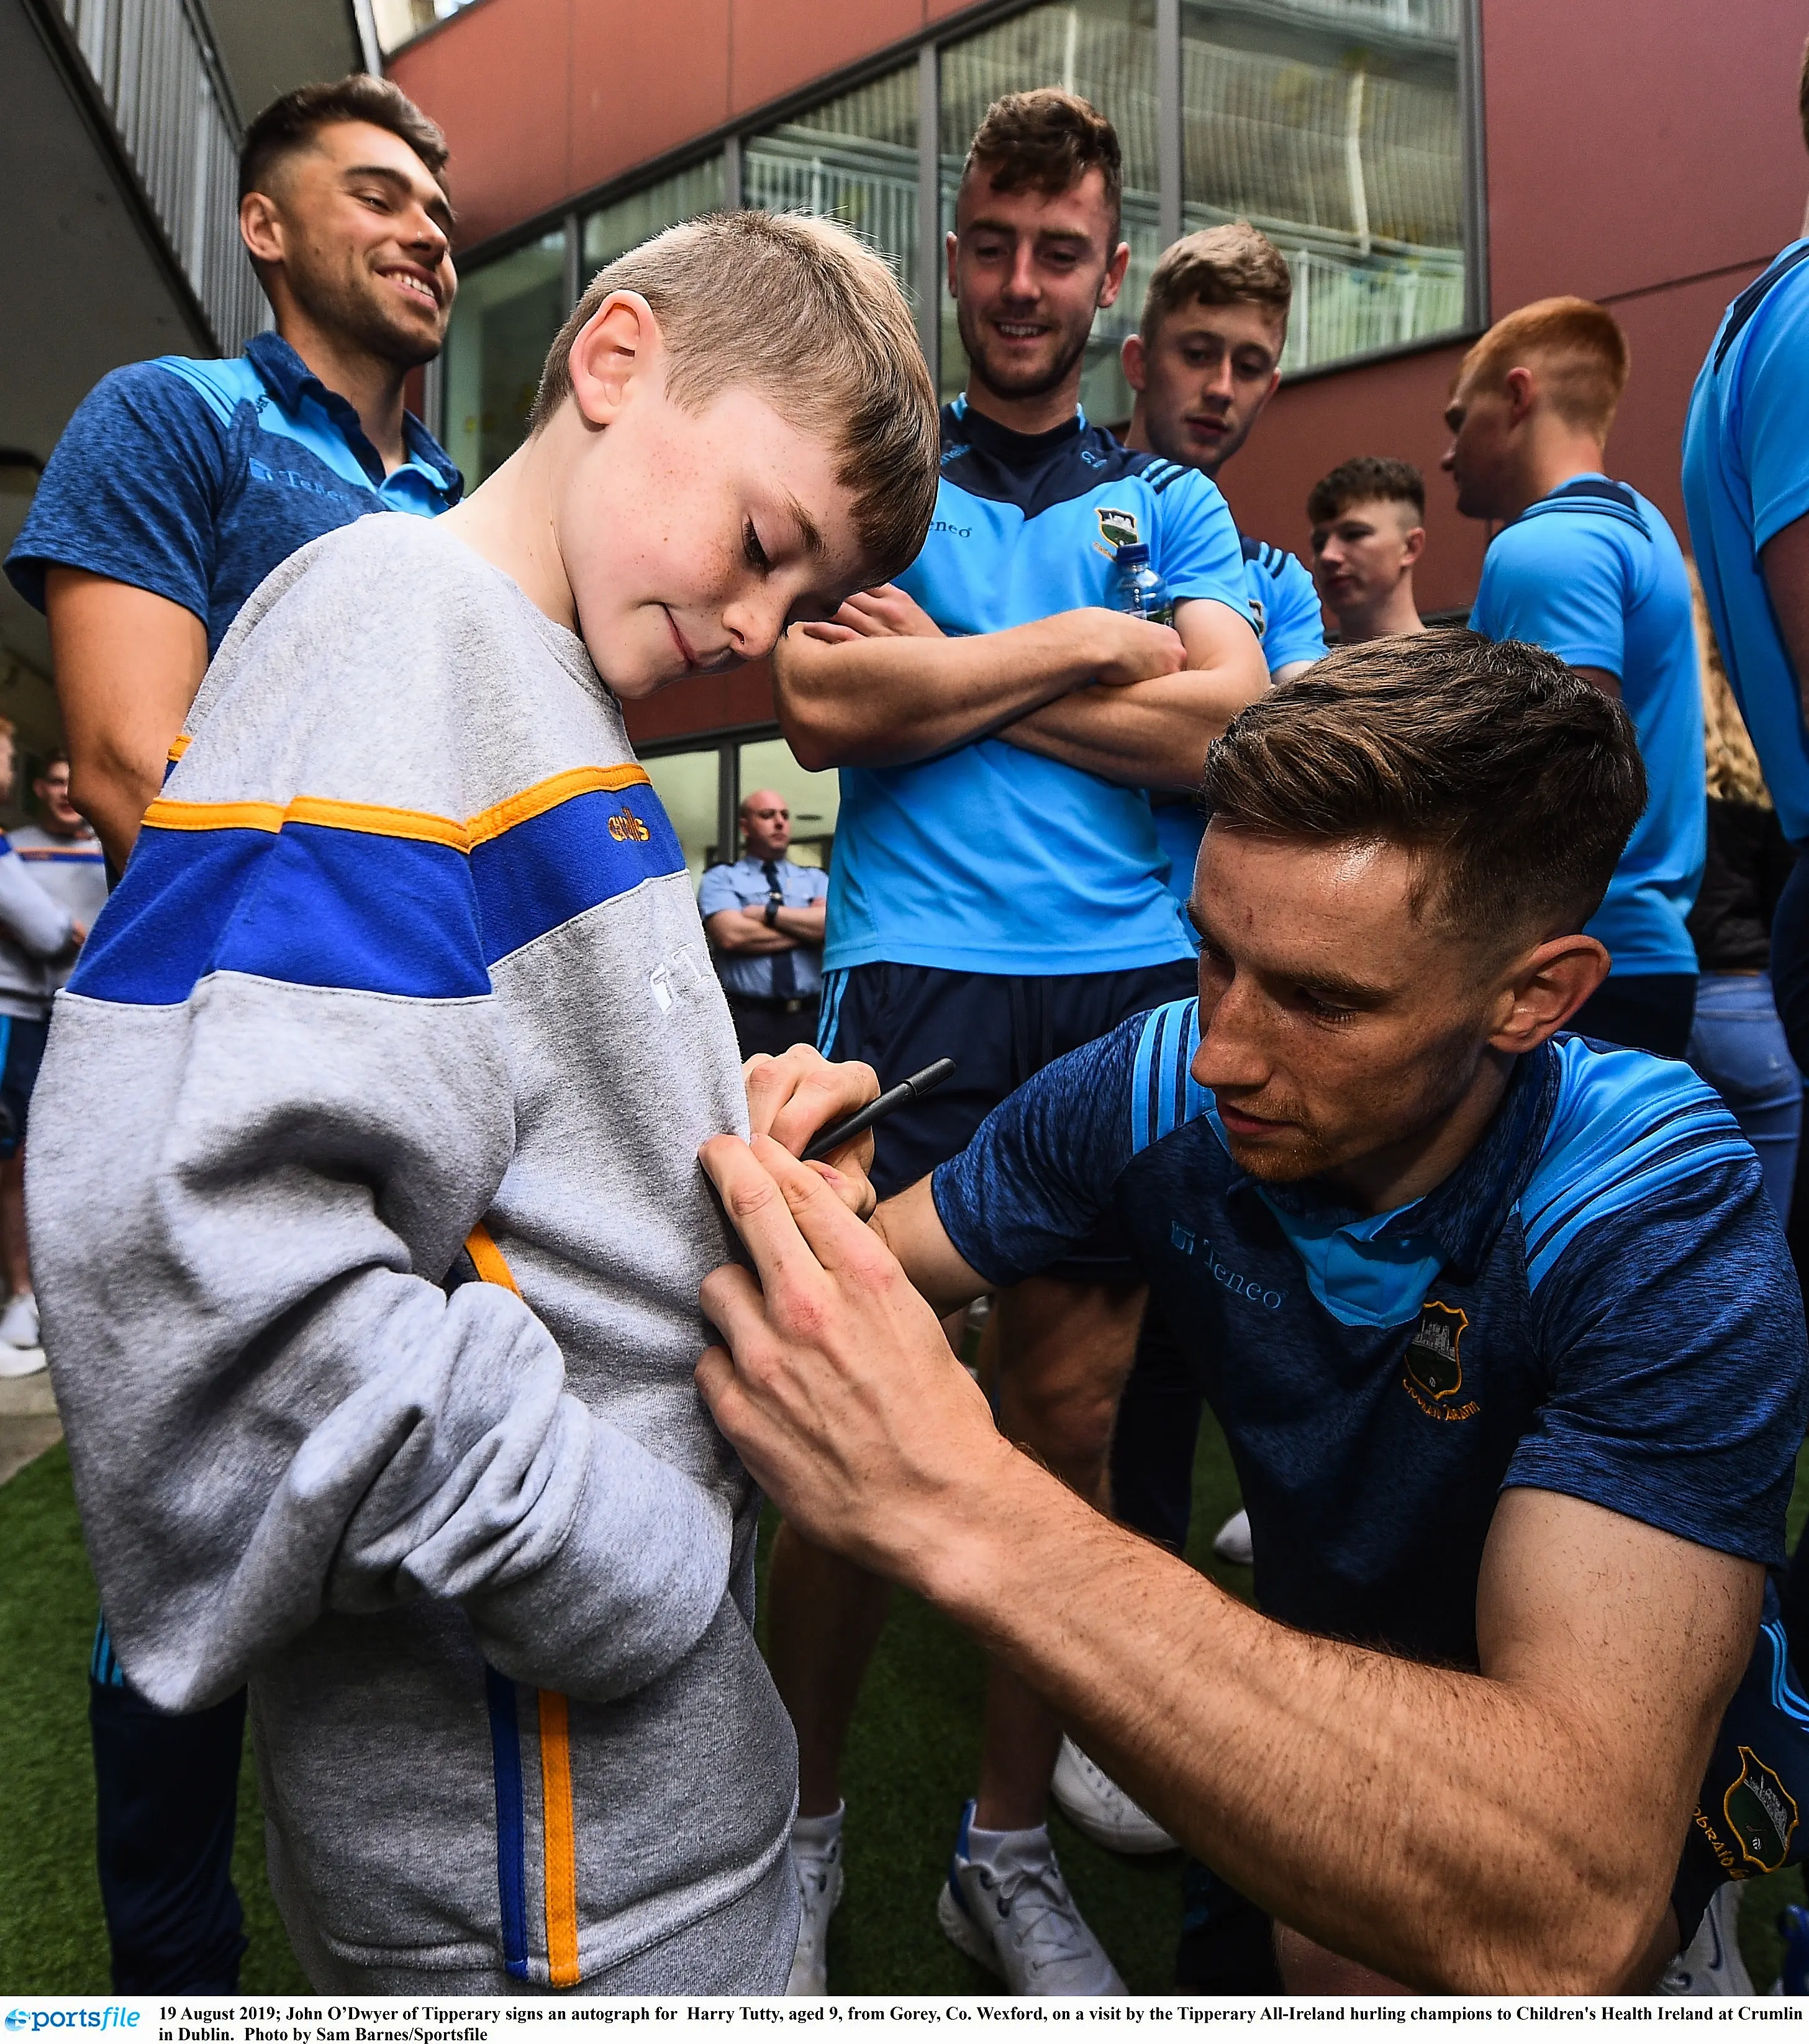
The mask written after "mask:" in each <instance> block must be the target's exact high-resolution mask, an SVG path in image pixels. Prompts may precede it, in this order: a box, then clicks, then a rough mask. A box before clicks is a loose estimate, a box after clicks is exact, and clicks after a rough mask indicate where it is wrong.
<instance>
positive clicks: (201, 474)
mask: <svg viewBox="0 0 1809 2044" xmlns="http://www.w3.org/2000/svg"><path fill="white" fill-rule="evenodd" d="M402 437H403V441H404V444H405V448H406V450H407V454H408V459H407V460H406V461H405V462H404V463H403V464H402V466H401V467H400V468H398V469H397V470H396V471H394V473H393V474H388V475H386V474H384V472H383V461H382V456H381V455H379V454H378V451H377V450H376V449H375V448H374V447H373V446H372V445H371V442H370V440H368V439H367V437H366V436H365V432H364V428H363V426H362V425H360V424H359V417H358V414H357V413H356V412H355V410H354V409H352V407H351V405H349V404H348V402H347V401H346V400H345V399H344V398H342V397H340V395H339V394H338V393H337V392H336V391H332V390H328V388H327V387H326V386H325V384H324V383H322V382H321V380H320V378H318V377H317V376H316V375H314V374H313V371H311V370H310V369H309V367H308V366H307V364H306V363H305V362H303V361H302V359H301V356H300V355H298V354H297V353H296V352H295V351H294V348H291V347H290V345H289V344H288V342H287V341H286V340H282V339H281V338H280V337H279V336H278V335H276V334H274V333H260V334H259V335H257V336H255V337H254V338H253V339H252V340H250V341H248V342H247V344H246V345H245V350H244V353H243V354H242V355H238V356H236V357H234V358H233V359H230V360H227V361H219V362H194V361H190V359H188V358H187V357H186V356H185V355H164V356H163V357H162V358H161V359H159V360H157V361H155V362H140V363H133V365H132V366H131V367H129V368H125V369H116V370H114V371H113V373H112V374H111V375H108V376H105V377H103V378H102V379H101V381H100V382H98V384H96V385H95V386H94V389H93V390H91V391H90V393H89V394H88V395H87V396H86V398H84V399H83V401H82V402H81V404H80V405H79V406H78V407H77V408H76V411H75V417H73V418H72V419H71V421H69V424H68V425H67V427H66V428H65V429H64V431H63V437H62V438H61V440H59V441H58V442H57V444H56V451H54V452H53V453H52V455H51V458H50V461H49V463H48V466H47V467H46V468H45V470H44V475H43V478H42V479H41V480H40V482H39V484H38V486H37V493H36V495H35V496H34V497H33V500H32V506H31V509H30V511H29V513H27V514H26V517H25V526H24V528H23V529H22V530H21V532H20V534H19V537H18V540H17V543H16V544H14V546H13V550H12V551H11V553H10V554H9V555H8V556H7V559H6V572H7V574H8V575H9V577H10V578H11V580H12V582H13V586H14V588H16V589H17V590H18V592H19V594H21V596H23V597H25V600H26V601H27V602H29V603H31V604H34V605H36V607H37V608H38V609H40V610H41V609H43V608H44V571H45V570H46V569H47V568H51V567H72V568H85V569H86V570H87V571H89V572H90V573H91V574H99V575H105V576H106V577H107V578H109V580H110V581H113V582H129V583H131V584H132V585H133V586H134V587H135V588H137V589H145V590H150V591H151V592H152V594H154V595H157V596H162V597H167V598H168V599H169V601H171V603H179V604H180V605H182V608H183V609H185V610H190V611H193V612H194V615H195V616H196V617H198V618H199V619H200V620H201V621H202V624H204V625H205V627H206V628H207V651H208V656H209V659H211V658H212V657H213V654H214V653H215V652H216V651H218V649H219V645H220V642H221V640H222V639H223V638H225V636H226V631H227V628H228V627H229V625H230V624H232V620H233V619H234V618H235V617H237V615H238V614H239V608H240V605H241V604H243V603H244V600H245V598H246V597H248V596H249V595H250V594H251V593H252V590H254V589H255V588H256V587H257V586H258V584H259V582H262V581H263V578H264V577H265V576H266V575H267V574H269V573H270V571H271V569H272V568H274V567H277V566H278V564H279V563H281V562H283V561H286V559H288V558H289V556H290V555H291V554H292V553H294V551H296V549H297V548H299V547H304V546H305V545H306V544H308V542H309V540H317V539H318V538H319V537H320V536H321V534H322V533H323V532H333V531H336V529H337V528H339V527H340V526H341V525H349V524H351V522H352V521H353V520H354V519H355V518H362V517H365V516H366V514H367V513H370V512H372V511H406V512H413V513H417V514H419V515H420V516H421V517H434V516H436V514H437V513H440V512H441V511H444V510H446V509H448V508H449V507H450V506H451V505H454V504H456V503H457V502H458V501H459V496H460V494H461V492H462V490H463V479H462V478H461V477H460V475H459V471H458V470H457V469H456V468H455V467H453V465H452V462H451V457H450V456H449V455H447V453H446V452H445V451H444V449H443V448H441V447H440V445H439V444H438V443H437V442H436V440H434V438H433V436H432V434H431V433H429V432H428V430H427V428H425V427H424V425H422V424H421V421H419V420H418V419H417V418H415V417H413V415H412V414H409V415H407V416H405V418H404V420H403V422H402ZM398 600H399V601H401V600H405V599H404V598H401V597H398Z"/></svg>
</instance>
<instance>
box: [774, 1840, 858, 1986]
mask: <svg viewBox="0 0 1809 2044" xmlns="http://www.w3.org/2000/svg"><path fill="white" fill-rule="evenodd" d="M846 1808H847V1805H846V1804H842V1805H839V1806H838V1808H837V1809H836V1812H835V1815H834V1816H832V1817H801V1818H800V1819H798V1821H797V1823H796V1824H794V1825H793V1827H792V1869H793V1872H794V1873H796V1874H797V1899H798V1902H799V1904H800V1905H801V1912H802V1913H801V1915H800V1916H799V1918H798V1923H797V1951H796V1952H795V1953H794V1954H793V1955H792V1969H791V1978H790V1979H789V1980H788V1981H786V1982H785V1992H786V1993H787V1994H826V1993H827V1992H828V1987H827V1985H826V1984H825V1983H826V1981H827V1980H828V1966H829V1919H830V1918H831V1917H832V1916H833V1915H835V1905H836V1904H837V1903H839V1901H840V1900H841V1899H842V1817H843V1812H844V1811H845V1809H846Z"/></svg>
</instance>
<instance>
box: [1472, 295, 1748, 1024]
mask: <svg viewBox="0 0 1809 2044" xmlns="http://www.w3.org/2000/svg"><path fill="white" fill-rule="evenodd" d="M1626 387H1627V339H1626V336H1624V335H1623V333H1622V332H1621V330H1620V328H1619V325H1618V324H1617V323H1616V321H1615V318H1614V316H1613V314H1612V313H1608V312H1606V311H1604V309H1603V308H1602V307H1601V306H1600V305H1592V304H1591V303H1590V302H1588V300H1587V299H1585V298H1542V299H1541V300H1539V302H1538V303H1537V304H1535V305H1523V306H1522V307H1521V308H1520V309H1519V311H1518V312H1515V313H1509V314H1508V316H1507V318H1505V319H1504V320H1499V321H1496V324H1495V325H1493V326H1492V327H1491V328H1490V329H1489V330H1488V332H1487V333H1485V334H1484V336H1483V337H1482V339H1481V340H1479V341H1478V342H1477V344H1476V345H1475V347H1474V348H1472V349H1471V350H1470V352H1469V354H1468V355H1465V358H1464V362H1463V366H1462V367H1461V369H1460V370H1459V371H1458V378H1457V382H1456V383H1455V385H1454V387H1453V389H1452V392H1451V399H1450V404H1449V405H1447V406H1446V410H1445V421H1446V425H1448V426H1449V427H1450V432H1451V444H1450V448H1448V449H1447V450H1446V455H1445V459H1444V466H1445V467H1446V469H1447V470H1449V471H1450V474H1451V477H1452V479H1453V480H1454V482H1455V483H1456V485H1457V492H1458V510H1459V511H1460V512H1461V513H1463V514H1464V516H1465V517H1469V518H1485V519H1490V520H1498V521H1501V530H1500V532H1497V533H1496V535H1495V536H1494V538H1493V539H1492V540H1491V541H1490V542H1489V548H1488V554H1487V555H1485V557H1484V561H1483V565H1482V580H1481V584H1480V585H1479V586H1478V587H1477V594H1476V604H1475V607H1474V609H1473V610H1472V611H1471V613H1470V624H1471V628H1473V630H1475V631H1477V632H1483V633H1484V634H1486V635H1487V636H1488V637H1489V638H1491V639H1521V640H1527V642H1529V643H1530V644H1533V645H1536V646H1544V647H1547V648H1548V649H1549V650H1550V651H1552V652H1554V653H1555V654H1557V656H1558V658H1559V659H1561V660H1564V661H1565V662H1567V663H1569V665H1570V666H1571V667H1574V668H1576V669H1577V671H1578V672H1579V673H1580V674H1583V675H1584V676H1585V677H1586V678H1588V680H1590V681H1592V682H1594V683H1595V684H1596V686H1597V687H1598V688H1601V689H1605V690H1607V691H1608V692H1609V693H1610V694H1612V695H1615V696H1618V697H1619V698H1620V700H1621V701H1623V703H1625V705H1627V714H1628V715H1629V716H1630V717H1631V718H1632V719H1633V726H1634V730H1635V732H1638V736H1639V750H1640V755H1641V757H1642V759H1643V760H1644V761H1645V763H1646V781H1647V784H1648V786H1649V788H1650V801H1649V802H1648V804H1647V807H1646V813H1645V814H1644V815H1643V816H1642V817H1641V818H1640V820H1639V821H1638V823H1637V824H1635V825H1634V830H1633V835H1632V836H1631V837H1630V838H1629V840H1627V850H1626V851H1625V852H1624V853H1623V855H1622V858H1621V862H1620V864H1619V866H1617V867H1616V868H1615V877H1614V879H1613V881H1612V882H1611V883H1610V886H1609V888H1608V893H1607V899H1606V900H1605V901H1604V902H1603V904H1602V906H1601V909H1600V913H1598V914H1597V916H1596V920H1594V922H1592V924H1590V926H1589V927H1590V934H1591V935H1592V936H1597V937H1600V939H1601V940H1602V942H1603V943H1604V944H1606V945H1607V947H1608V951H1609V955H1610V956H1611V959H1612V960H1613V965H1612V968H1611V971H1610V973H1609V975H1608V979H1607V984H1606V985H1604V987H1603V988H1602V989H1601V990H1600V992H1599V993H1597V994H1596V996H1595V997H1594V999H1593V1001H1592V1003H1591V1005H1590V1007H1589V1009H1588V1012H1587V1013H1585V1014H1583V1015H1580V1016H1578V1017H1577V1027H1578V1028H1580V1030H1581V1031H1583V1032H1584V1034H1585V1035H1592V1036H1600V1037H1602V1038H1604V1039H1605V1040H1607V1042H1610V1043H1627V1044H1630V1045H1631V1046H1632V1047H1634V1048H1636V1049H1638V1050H1643V1051H1656V1052H1657V1054H1658V1055H1660V1056H1661V1057H1667V1058H1680V1057H1681V1056H1682V1055H1684V1047H1685V1046H1686V1045H1687V1044H1688V1041H1689V1035H1690V1024H1691V1022H1692V1020H1693V1019H1694V1017H1695V1014H1696V947H1695V945H1694V944H1693V943H1692V942H1691V939H1690V934H1689V932H1688V929H1687V928H1685V926H1684V918H1685V917H1686V916H1688V914H1689V912H1690V909H1691V907H1692V905H1693V904H1694V902H1695V901H1696V888H1697V886H1698V885H1699V883H1700V881H1701V878H1702V868H1703V859H1704V858H1705V856H1706V855H1707V839H1708V811H1707V794H1706V791H1705V786H1704V782H1703V726H1702V691H1701V682H1700V677H1699V675H1698V673H1697V670H1696V632H1695V628H1694V625H1693V624H1692V619H1691V614H1690V588H1689V578H1688V572H1687V571H1686V570H1685V568H1684V558H1683V555H1682V553H1681V552H1680V551H1679V549H1678V546H1677V542H1676V539H1675V538H1674V537H1673V534H1672V532H1671V528H1670V527H1669V525H1668V524H1665V518H1664V515H1663V513H1661V512H1660V510H1659V509H1658V508H1657V505H1654V504H1653V503H1651V502H1650V501H1649V500H1648V499H1647V498H1644V497H1642V496H1641V495H1640V494H1639V493H1638V491H1637V490H1633V489H1630V487H1629V486H1627V484H1626V483H1624V482H1611V480H1610V479H1609V478H1608V476H1607V473H1606V472H1605V471H1604V467H1603V463H1604V459H1605V454H1606V448H1607V438H1608V432H1609V428H1611V426H1612V425H1613V424H1614V416H1615V408H1616V406H1617V405H1619V402H1620V398H1621V394H1622V392H1623V390H1625V389H1626Z"/></svg>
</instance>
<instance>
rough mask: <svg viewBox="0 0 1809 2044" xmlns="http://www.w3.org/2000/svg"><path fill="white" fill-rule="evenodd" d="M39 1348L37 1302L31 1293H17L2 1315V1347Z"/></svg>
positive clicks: (0, 1323)
mask: <svg viewBox="0 0 1809 2044" xmlns="http://www.w3.org/2000/svg"><path fill="white" fill-rule="evenodd" d="M39 1346H40V1343H39V1338H38V1309H37V1300H36V1297H34V1296H33V1293H29V1292H15V1293H13V1296H12V1297H11V1298H10V1299H9V1300H8V1301H6V1311H5V1312H3V1313H0V1347H3V1348H36V1347H39Z"/></svg>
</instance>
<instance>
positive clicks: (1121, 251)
mask: <svg viewBox="0 0 1809 2044" xmlns="http://www.w3.org/2000/svg"><path fill="white" fill-rule="evenodd" d="M1130 267H1131V244H1130V243H1129V242H1128V241H1120V243H1119V244H1118V246H1117V247H1116V248H1115V249H1114V250H1113V251H1112V260H1111V261H1110V262H1109V263H1107V264H1106V266H1105V275H1104V276H1103V277H1102V278H1100V283H1099V296H1098V297H1097V298H1096V299H1095V300H1094V301H1093V302H1094V303H1095V304H1096V305H1097V306H1098V307H1099V309H1100V311H1101V312H1104V310H1105V309H1106V307H1107V306H1108V305H1116V304H1117V302H1118V294H1119V293H1120V291H1121V290H1123V288H1124V273H1125V271H1127V270H1128V269H1129V268H1130Z"/></svg>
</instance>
